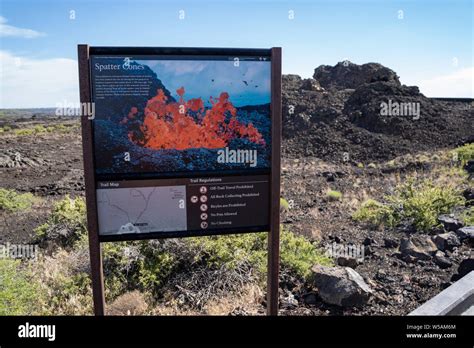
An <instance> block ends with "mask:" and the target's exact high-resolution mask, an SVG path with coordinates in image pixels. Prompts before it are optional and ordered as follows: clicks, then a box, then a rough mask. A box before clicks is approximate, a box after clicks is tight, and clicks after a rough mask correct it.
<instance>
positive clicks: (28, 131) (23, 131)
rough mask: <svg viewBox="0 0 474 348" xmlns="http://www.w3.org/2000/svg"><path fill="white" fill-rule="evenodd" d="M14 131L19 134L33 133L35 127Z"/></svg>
mask: <svg viewBox="0 0 474 348" xmlns="http://www.w3.org/2000/svg"><path fill="white" fill-rule="evenodd" d="M13 133H15V135H18V136H25V135H33V134H34V133H35V130H34V129H33V128H21V129H15V130H13Z"/></svg>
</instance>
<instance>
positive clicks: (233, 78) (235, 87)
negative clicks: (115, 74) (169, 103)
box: [136, 60, 270, 106]
mask: <svg viewBox="0 0 474 348" xmlns="http://www.w3.org/2000/svg"><path fill="white" fill-rule="evenodd" d="M136 62H137V63H140V64H145V65H147V66H149V67H150V68H151V69H152V70H153V71H154V72H156V74H157V76H158V78H159V79H160V80H161V82H163V84H164V86H165V87H166V88H167V89H168V90H169V91H170V92H171V94H172V96H173V97H174V98H175V99H176V100H179V96H178V94H177V93H176V90H177V89H178V88H181V87H184V89H185V94H184V99H185V100H189V99H191V98H201V99H202V100H203V101H204V103H205V104H206V105H207V106H210V101H209V97H211V96H212V97H214V98H217V97H219V95H220V94H221V93H222V92H227V93H229V99H230V101H231V102H232V103H233V104H234V105H235V106H245V105H261V104H266V103H270V62H259V61H251V62H249V61H242V62H239V66H238V67H236V66H234V62H233V61H222V60H218V61H216V60H213V61H200V60H172V61H170V60H168V61H156V60H151V61H150V60H137V61H136ZM244 81H245V82H244Z"/></svg>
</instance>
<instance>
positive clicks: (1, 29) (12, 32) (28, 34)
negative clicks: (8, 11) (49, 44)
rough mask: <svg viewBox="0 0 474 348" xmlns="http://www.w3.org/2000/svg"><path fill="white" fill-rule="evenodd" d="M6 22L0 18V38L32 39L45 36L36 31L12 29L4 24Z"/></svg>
mask: <svg viewBox="0 0 474 348" xmlns="http://www.w3.org/2000/svg"><path fill="white" fill-rule="evenodd" d="M7 22H8V21H7V19H6V18H5V17H2V16H0V37H6V36H13V37H22V38H24V39H34V38H37V37H40V36H45V35H46V34H45V33H40V32H39V31H36V30H32V29H25V28H18V27H14V26H13V25H9V24H6V23H7Z"/></svg>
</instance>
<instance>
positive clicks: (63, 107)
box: [55, 100, 95, 120]
mask: <svg viewBox="0 0 474 348" xmlns="http://www.w3.org/2000/svg"><path fill="white" fill-rule="evenodd" d="M55 114H56V116H86V117H87V118H88V119H89V120H93V119H94V118H95V103H73V102H68V101H67V100H63V101H61V102H59V103H56V111H55Z"/></svg>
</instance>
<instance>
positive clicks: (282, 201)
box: [280, 197, 290, 210]
mask: <svg viewBox="0 0 474 348" xmlns="http://www.w3.org/2000/svg"><path fill="white" fill-rule="evenodd" d="M280 208H281V209H282V210H288V209H289V208H290V204H289V203H288V201H287V200H286V199H284V198H283V197H280Z"/></svg>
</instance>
